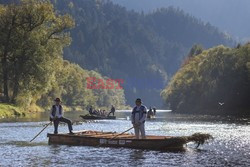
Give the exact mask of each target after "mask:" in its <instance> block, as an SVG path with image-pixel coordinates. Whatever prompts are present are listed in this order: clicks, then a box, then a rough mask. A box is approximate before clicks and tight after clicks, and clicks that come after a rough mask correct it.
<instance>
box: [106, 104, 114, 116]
mask: <svg viewBox="0 0 250 167" xmlns="http://www.w3.org/2000/svg"><path fill="white" fill-rule="evenodd" d="M111 113H112V114H113V116H115V107H114V106H113V105H112V106H111V110H110V112H109V114H108V116H109V115H110V114H111Z"/></svg>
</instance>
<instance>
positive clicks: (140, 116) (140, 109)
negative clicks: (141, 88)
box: [131, 98, 147, 139]
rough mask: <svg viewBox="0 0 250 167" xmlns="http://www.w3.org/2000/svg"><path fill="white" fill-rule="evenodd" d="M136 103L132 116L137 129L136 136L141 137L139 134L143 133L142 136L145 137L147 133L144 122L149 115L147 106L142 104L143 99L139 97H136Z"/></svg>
mask: <svg viewBox="0 0 250 167" xmlns="http://www.w3.org/2000/svg"><path fill="white" fill-rule="evenodd" d="M135 104H136V106H135V107H134V109H133V111H132V116H131V120H132V124H133V126H134V129H135V136H136V138H137V139H139V136H140V135H139V134H141V138H142V139H145V138H146V135H145V125H144V123H145V120H146V116H147V107H146V106H144V105H142V101H141V99H139V98H138V99H136V101H135Z"/></svg>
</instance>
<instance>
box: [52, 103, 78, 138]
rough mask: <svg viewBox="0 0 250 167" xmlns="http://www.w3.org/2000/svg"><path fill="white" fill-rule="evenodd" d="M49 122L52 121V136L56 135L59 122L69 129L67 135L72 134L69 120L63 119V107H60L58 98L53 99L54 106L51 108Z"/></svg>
mask: <svg viewBox="0 0 250 167" xmlns="http://www.w3.org/2000/svg"><path fill="white" fill-rule="evenodd" d="M50 121H53V123H54V128H55V129H54V134H57V133H58V125H59V122H65V123H67V124H68V128H69V133H70V134H73V132H72V130H73V128H72V122H71V121H70V120H69V119H67V118H64V117H63V107H62V105H61V100H60V98H56V99H55V105H53V106H52V108H51V114H50Z"/></svg>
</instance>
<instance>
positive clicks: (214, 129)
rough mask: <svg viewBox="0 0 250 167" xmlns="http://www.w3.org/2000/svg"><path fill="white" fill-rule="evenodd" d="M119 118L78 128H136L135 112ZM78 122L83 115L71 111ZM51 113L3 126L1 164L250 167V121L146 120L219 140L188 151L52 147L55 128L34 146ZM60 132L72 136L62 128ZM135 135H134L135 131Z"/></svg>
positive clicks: (153, 130) (166, 116)
mask: <svg viewBox="0 0 250 167" xmlns="http://www.w3.org/2000/svg"><path fill="white" fill-rule="evenodd" d="M117 115H118V119H117V120H100V121H85V122H83V123H82V124H80V125H74V130H83V129H90V130H101V131H116V132H122V131H124V130H126V129H128V128H130V127H131V124H130V121H129V120H127V117H128V116H129V113H127V112H119V113H117ZM65 116H66V117H69V118H71V119H72V120H74V121H79V120H81V119H80V118H79V113H66V115H65ZM47 120H48V118H47V114H46V113H45V114H42V115H40V116H39V117H38V118H36V119H35V118H33V119H15V120H13V119H12V120H11V121H16V122H14V123H13V122H2V123H0V166H191V167H194V166H197V167H200V166H250V127H249V125H250V119H242V118H233V117H213V116H192V115H178V114H172V113H167V112H160V113H158V114H157V117H156V119H154V120H150V121H147V122H146V133H147V134H153V135H170V136H182V135H192V134H193V133H196V132H203V133H210V134H211V135H213V137H214V138H215V139H214V140H213V141H211V142H210V143H209V144H205V145H203V146H201V147H200V148H199V149H195V145H194V144H189V145H188V146H187V149H186V151H185V152H160V151H147V150H136V149H125V148H97V147H83V146H82V147H76V146H64V145H48V144H47V142H48V139H47V137H46V134H47V133H50V132H53V127H52V126H49V127H48V128H47V129H46V130H45V131H44V132H43V133H42V134H41V135H40V136H39V137H38V138H37V139H36V140H35V141H34V142H32V143H30V142H29V140H31V139H32V138H33V137H34V136H35V135H36V134H37V133H38V132H39V131H40V130H41V129H42V128H43V126H44V125H45V124H46V123H47V122H48V121H47ZM59 132H67V126H64V125H61V126H60V127H59ZM131 132H133V131H131Z"/></svg>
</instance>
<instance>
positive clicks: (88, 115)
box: [80, 114, 116, 119]
mask: <svg viewBox="0 0 250 167" xmlns="http://www.w3.org/2000/svg"><path fill="white" fill-rule="evenodd" d="M80 117H81V118H83V119H116V116H104V115H90V114H87V115H80Z"/></svg>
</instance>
